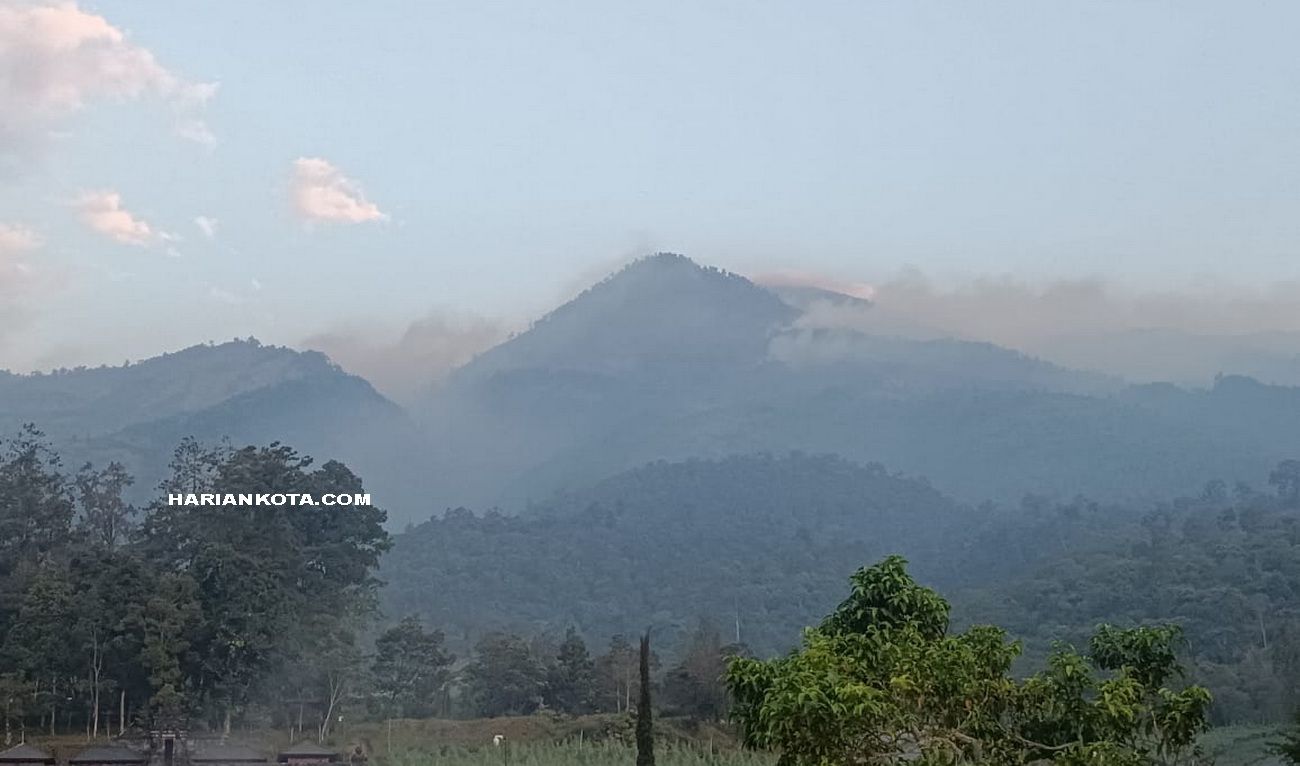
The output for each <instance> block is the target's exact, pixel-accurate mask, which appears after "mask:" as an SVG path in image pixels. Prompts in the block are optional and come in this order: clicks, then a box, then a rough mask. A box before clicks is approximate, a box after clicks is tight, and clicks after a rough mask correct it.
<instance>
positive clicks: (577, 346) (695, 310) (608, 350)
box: [461, 253, 797, 377]
mask: <svg viewBox="0 0 1300 766" xmlns="http://www.w3.org/2000/svg"><path fill="white" fill-rule="evenodd" d="M796 314H797V312H796V311H795V310H794V309H792V308H791V307H789V306H787V305H786V304H785V303H784V302H782V301H781V299H779V298H778V297H777V296H775V295H773V294H772V293H770V292H768V291H767V290H765V289H763V288H761V287H759V286H757V285H755V284H754V283H752V282H750V281H749V280H748V279H746V278H744V277H742V276H740V275H739V274H733V273H731V272H728V271H724V270H722V269H718V268H714V267H710V266H701V265H699V264H697V263H695V262H694V261H692V260H691V259H689V258H687V257H685V256H683V255H677V254H674V253H657V254H655V255H651V256H647V257H645V258H640V259H638V260H636V261H633V262H632V263H630V264H628V265H627V266H625V267H623V268H622V269H620V270H619V271H617V272H615V273H613V274H611V275H610V276H608V277H606V278H605V279H603V280H601V281H600V282H598V283H596V284H595V285H592V286H591V287H590V288H588V289H586V290H584V291H583V292H582V293H581V294H580V295H578V296H577V297H576V298H574V299H573V300H571V301H569V302H568V303H565V304H564V305H563V306H560V307H559V308H557V309H555V310H554V311H552V312H551V313H549V314H547V315H546V316H544V317H542V318H541V319H539V320H537V321H536V322H534V323H533V325H532V327H530V328H529V329H528V331H526V332H524V333H522V334H520V335H518V336H516V337H515V338H513V339H511V340H509V341H507V342H506V343H503V344H502V345H500V346H497V347H496V348H494V349H492V350H490V351H488V352H486V353H484V354H483V355H481V356H479V357H478V358H477V359H475V360H474V361H473V362H471V363H470V364H468V365H466V366H465V367H464V368H462V372H461V374H462V375H466V376H469V377H477V376H480V375H483V374H492V373H495V372H500V371H503V370H519V369H528V368H532V369H550V370H557V369H567V370H577V371H584V372H601V373H608V372H618V371H626V370H629V369H633V368H640V367H644V366H646V365H654V366H660V367H663V366H672V365H676V364H680V363H689V364H693V365H698V364H700V363H702V362H705V363H711V362H719V361H726V360H731V361H732V362H737V361H740V360H747V361H755V360H760V359H763V358H764V357H765V356H766V353H767V342H768V339H769V338H770V336H771V334H772V333H773V332H774V331H775V330H777V329H779V328H780V327H782V326H784V325H786V324H788V323H789V322H790V321H792V320H793V319H794V317H795V316H796Z"/></svg>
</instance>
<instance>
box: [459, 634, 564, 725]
mask: <svg viewBox="0 0 1300 766" xmlns="http://www.w3.org/2000/svg"><path fill="white" fill-rule="evenodd" d="M465 672H466V677H467V680H468V685H469V692H470V696H471V698H472V699H473V701H474V706H475V709H476V710H477V712H478V714H479V715H482V716H487V717H493V718H494V717H496V716H502V715H527V714H529V713H532V712H533V711H535V710H536V709H537V707H538V705H539V704H540V703H541V701H542V696H543V694H544V692H545V690H546V668H545V667H543V666H542V663H541V662H539V661H538V659H537V657H536V656H534V654H533V651H532V648H531V647H530V646H529V645H528V642H527V641H525V640H524V639H522V638H520V637H519V636H516V635H511V634H509V633H489V634H488V635H486V636H484V637H483V638H482V639H481V640H480V641H479V642H478V644H477V645H476V646H475V647H474V661H473V662H471V663H470V665H469V667H468V668H466V671H465Z"/></svg>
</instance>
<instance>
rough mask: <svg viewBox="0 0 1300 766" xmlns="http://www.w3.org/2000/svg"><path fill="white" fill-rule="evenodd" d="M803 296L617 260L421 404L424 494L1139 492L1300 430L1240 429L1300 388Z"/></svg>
mask: <svg viewBox="0 0 1300 766" xmlns="http://www.w3.org/2000/svg"><path fill="white" fill-rule="evenodd" d="M810 300H811V301H813V302H814V303H816V302H817V301H824V300H825V298H824V296H819V295H814V296H811V297H810V296H809V295H808V294H807V292H803V293H799V292H795V293H791V292H790V291H789V290H783V291H782V294H780V295H778V294H777V293H774V292H772V291H770V290H768V289H765V288H762V287H759V286H757V285H755V284H753V283H751V282H749V281H748V280H746V279H744V278H743V277H739V276H737V275H734V274H728V273H726V272H721V271H718V270H716V269H709V268H704V267H700V266H698V265H696V264H694V263H693V262H691V261H690V260H688V259H685V258H682V257H680V256H673V255H659V256H654V257H651V258H647V259H643V260H641V261H638V262H635V263H634V264H632V265H631V266H629V267H627V268H625V269H624V270H623V271H621V272H619V273H617V274H615V275H613V276H611V277H610V278H608V279H606V280H605V281H603V282H601V283H600V284H598V285H596V286H594V287H593V288H591V289H590V290H588V291H587V292H586V293H584V294H582V295H580V296H579V297H577V298H576V299H574V300H573V301H571V302H569V303H568V304H566V305H564V306H562V307H560V308H559V309H556V310H555V311H554V312H553V313H552V314H550V315H548V316H547V317H544V318H543V319H541V320H539V321H538V322H537V323H536V324H535V325H534V326H533V327H532V328H530V329H529V330H528V331H526V332H523V333H521V334H519V335H518V336H516V337H514V338H513V339H511V340H510V341H508V342H506V343H503V344H501V345H500V346H498V347H496V348H494V349H492V350H490V351H488V352H486V353H484V354H482V355H481V356H479V357H478V358H477V359H475V360H473V361H472V362H470V363H469V364H467V365H466V366H464V367H463V368H462V369H460V370H459V371H457V373H456V374H454V375H453V376H452V379H451V380H450V382H449V383H448V384H447V385H446V386H444V387H443V388H442V389H440V390H439V391H438V392H437V393H436V394H435V395H434V396H433V398H432V399H431V401H430V402H429V403H428V405H427V407H425V408H423V411H422V412H421V416H422V420H423V422H424V424H425V427H426V429H427V431H428V433H429V434H430V443H429V446H428V456H429V460H428V465H429V475H428V485H427V492H428V494H429V495H431V496H433V497H434V498H435V499H436V502H438V503H439V504H440V505H443V506H448V505H469V506H472V507H480V508H483V507H491V506H494V505H496V506H500V507H502V508H505V509H506V510H514V509H518V508H519V507H522V506H523V505H524V504H526V503H527V502H528V501H529V500H537V499H539V498H543V497H546V496H548V495H549V494H550V493H552V492H554V491H560V490H564V489H566V488H576V487H582V486H586V485H589V484H591V483H593V482H595V481H598V480H600V479H601V478H603V477H606V476H610V475H613V474H616V473H618V472H620V471H624V470H628V469H631V468H634V467H636V466H638V465H641V464H643V463H646V462H651V461H655V460H679V459H684V458H689V457H707V458H721V457H725V456H727V455H731V454H737V453H740V454H743V453H749V452H756V451H772V452H783V451H787V450H791V449H799V450H804V451H808V452H828V453H835V454H839V455H842V456H844V457H847V458H849V459H852V460H856V461H862V462H880V463H882V464H884V465H887V466H889V467H890V468H891V469H894V470H901V471H905V472H907V473H909V474H913V475H921V476H925V477H927V478H929V479H930V480H932V481H933V482H934V483H935V485H936V486H937V487H939V488H941V489H943V490H944V491H946V492H950V493H952V494H954V495H956V496H958V497H960V498H962V499H964V500H968V501H971V502H978V501H980V500H983V499H988V498H995V499H1010V500H1014V499H1017V498H1019V497H1020V496H1021V495H1023V494H1024V493H1026V492H1040V493H1049V494H1053V495H1056V496H1060V497H1069V496H1072V495H1074V494H1076V493H1085V494H1088V495H1091V496H1096V497H1101V498H1124V497H1143V498H1157V497H1164V496H1168V495H1171V494H1178V493H1181V492H1187V491H1191V490H1193V489H1195V488H1196V487H1198V486H1199V484H1200V482H1202V481H1203V480H1204V477H1206V476H1221V477H1224V478H1226V479H1228V480H1246V481H1255V482H1258V481H1260V480H1262V479H1263V477H1264V475H1265V472H1266V470H1267V467H1268V466H1270V465H1272V464H1273V463H1276V462H1277V461H1278V460H1280V459H1284V458H1286V457H1289V456H1291V455H1295V454H1300V431H1297V430H1296V429H1285V428H1282V427H1280V426H1279V425H1278V421H1274V422H1272V423H1269V424H1267V428H1266V429H1264V430H1259V429H1256V428H1254V427H1253V425H1255V424H1257V423H1258V421H1259V420H1260V417H1259V415H1260V413H1266V412H1268V411H1271V408H1272V407H1273V405H1274V404H1275V403H1276V401H1277V400H1282V401H1284V402H1288V403H1289V404H1288V405H1287V406H1288V407H1292V408H1294V407H1297V406H1300V389H1289V388H1288V389H1284V388H1273V389H1268V390H1267V391H1264V390H1263V389H1261V390H1258V391H1254V392H1251V391H1245V392H1241V393H1239V394H1238V395H1235V396H1233V397H1224V396H1219V395H1217V394H1213V392H1212V394H1213V395H1208V396H1207V395H1203V394H1201V393H1199V392H1192V391H1185V390H1183V389H1172V390H1173V392H1175V393H1177V394H1182V395H1186V397H1187V398H1188V399H1189V400H1190V401H1194V402H1196V404H1194V405H1189V404H1187V403H1185V402H1181V403H1180V402H1179V401H1176V400H1177V396H1174V395H1172V394H1171V395H1170V396H1165V397H1152V396H1149V395H1146V394H1144V393H1143V390H1141V389H1136V390H1135V389H1130V388H1127V387H1126V386H1125V385H1124V384H1123V382H1122V381H1119V380H1116V379H1113V378H1108V377H1105V376H1100V375H1096V374H1091V373H1083V372H1077V371H1072V370H1068V369H1064V368H1061V367H1058V366H1055V365H1053V364H1050V363H1047V362H1044V361H1042V360H1039V359H1035V358H1032V357H1028V356H1025V355H1023V354H1020V353H1018V352H1014V351H1010V350H1008V349H1004V348H1000V347H998V346H995V345H992V344H988V343H975V342H966V341H958V340H952V339H931V340H915V339H907V338H902V337H892V336H882V335H868V334H864V333H861V332H857V331H854V330H852V329H848V328H845V327H818V326H810V323H808V322H804V321H802V317H803V316H804V315H803V314H801V311H802V310H803V308H807V307H808V305H810V304H809V301H810ZM846 301H847V303H846V305H850V306H851V307H852V308H853V309H854V310H869V308H870V304H868V303H867V302H865V301H860V300H856V299H846ZM843 302H845V301H842V303H843ZM801 307H803V308H801ZM1216 391H1217V389H1216ZM1265 399H1267V402H1268V404H1267V406H1265ZM1288 411H1289V410H1288ZM1243 412H1245V413H1249V414H1250V417H1251V418H1253V419H1247V420H1240V419H1238V418H1237V414H1239V413H1243ZM1265 418H1266V415H1265Z"/></svg>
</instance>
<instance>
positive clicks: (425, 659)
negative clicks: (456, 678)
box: [370, 616, 455, 718]
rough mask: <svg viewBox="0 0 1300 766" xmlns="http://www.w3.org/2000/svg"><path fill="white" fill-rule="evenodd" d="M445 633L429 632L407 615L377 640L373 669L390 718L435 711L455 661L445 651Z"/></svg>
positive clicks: (378, 691) (417, 715)
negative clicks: (436, 701)
mask: <svg viewBox="0 0 1300 766" xmlns="http://www.w3.org/2000/svg"><path fill="white" fill-rule="evenodd" d="M442 644H443V636H442V631H440V630H434V631H426V630H425V629H424V626H423V625H422V624H421V623H420V620H419V618H417V617H413V616H408V617H406V618H404V619H403V620H402V621H401V622H399V623H398V624H397V625H394V626H393V627H391V628H389V629H388V630H386V631H384V632H383V633H381V634H380V635H379V637H378V638H376V639H375V658H374V661H373V663H372V664H371V666H370V673H371V677H372V679H373V682H374V690H375V693H376V694H377V695H379V697H380V698H381V699H382V700H383V709H384V713H385V714H386V715H387V716H389V717H396V716H400V717H403V718H419V717H423V716H427V715H430V714H431V713H432V712H433V705H432V703H433V701H434V700H436V699H437V698H438V696H439V695H440V694H441V692H442V690H443V688H444V687H445V686H446V684H447V682H448V681H449V680H450V679H449V673H448V667H449V666H450V665H451V663H452V661H453V660H454V659H455V658H454V657H453V656H452V655H450V654H448V653H447V652H446V651H444V649H443V645H442Z"/></svg>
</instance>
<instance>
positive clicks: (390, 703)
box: [350, 617, 749, 720]
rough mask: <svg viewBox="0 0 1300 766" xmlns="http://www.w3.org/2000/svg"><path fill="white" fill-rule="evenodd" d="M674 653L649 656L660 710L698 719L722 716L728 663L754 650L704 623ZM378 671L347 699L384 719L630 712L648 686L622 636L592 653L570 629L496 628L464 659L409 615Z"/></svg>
mask: <svg viewBox="0 0 1300 766" xmlns="http://www.w3.org/2000/svg"><path fill="white" fill-rule="evenodd" d="M675 649H676V652H675V654H676V659H675V660H674V661H673V662H672V663H670V664H665V663H663V662H662V661H661V658H660V657H659V656H658V655H657V654H653V655H652V656H651V660H650V663H651V668H652V670H653V671H654V676H653V678H654V681H653V682H652V686H653V691H654V698H655V701H656V707H657V708H658V709H659V710H660V711H661V712H663V713H666V714H668V715H677V716H685V717H689V718H693V719H696V720H719V719H722V718H725V717H726V714H727V710H728V707H729V705H728V695H727V691H726V688H725V686H724V681H723V677H724V675H725V671H726V662H727V660H728V659H729V658H731V657H739V656H748V655H749V650H748V648H746V647H745V646H743V645H739V644H734V643H732V644H726V643H724V642H723V641H722V638H721V634H720V633H719V631H718V630H717V629H716V628H715V627H713V626H712V625H710V624H709V623H708V622H706V621H701V623H700V624H699V625H698V626H697V627H696V628H695V630H694V631H692V632H691V634H690V635H689V636H688V638H687V639H686V641H685V642H684V643H683V644H682V645H680V646H677V647H675ZM371 670H372V673H371V676H370V679H371V685H370V686H369V687H368V688H366V689H362V690H361V691H362V692H363V693H361V694H358V695H356V696H354V698H353V699H352V700H350V703H351V704H352V705H353V706H354V709H356V710H357V711H358V712H361V713H362V714H366V713H369V714H379V715H382V716H384V717H387V718H422V717H428V716H438V717H446V718H459V717H497V716H507V715H530V714H533V713H538V712H542V711H550V712H553V713H560V714H566V715H587V714H591V713H626V712H630V711H632V710H634V709H635V708H636V704H637V702H636V701H637V699H638V698H639V696H640V691H641V689H640V684H641V682H640V680H639V674H638V655H637V648H636V647H635V646H634V645H633V644H632V643H631V642H630V641H629V640H628V638H627V637H626V636H623V635H615V636H614V637H613V638H611V639H610V641H609V643H608V645H607V646H606V647H605V649H604V651H603V652H602V653H599V654H595V653H593V652H592V651H591V650H589V649H588V647H587V643H586V641H585V640H584V639H583V638H582V636H581V635H580V634H579V633H578V632H577V630H575V629H573V628H570V629H569V630H568V631H566V633H565V635H564V637H563V638H562V639H561V640H559V641H558V642H557V641H555V640H552V639H549V638H547V637H544V636H532V637H525V636H521V635H518V634H514V633H504V632H493V633H489V634H487V635H485V636H483V637H482V638H481V639H479V640H478V641H477V642H476V643H475V645H474V648H473V649H472V651H471V652H470V655H469V657H468V658H467V659H466V660H465V661H462V662H458V661H457V660H456V658H455V657H454V655H452V654H451V653H449V652H447V651H446V650H445V648H444V647H443V635H442V633H441V632H440V631H436V630H433V631H430V630H427V629H426V628H425V627H424V626H423V625H422V624H421V623H420V621H419V620H418V619H416V618H414V617H407V618H405V619H403V620H402V621H401V622H399V623H398V624H397V625H395V626H393V627H391V628H389V629H388V630H386V631H384V632H383V633H382V634H380V636H379V638H378V639H377V640H376V642H375V655H374V661H373V664H372V666H371Z"/></svg>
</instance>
